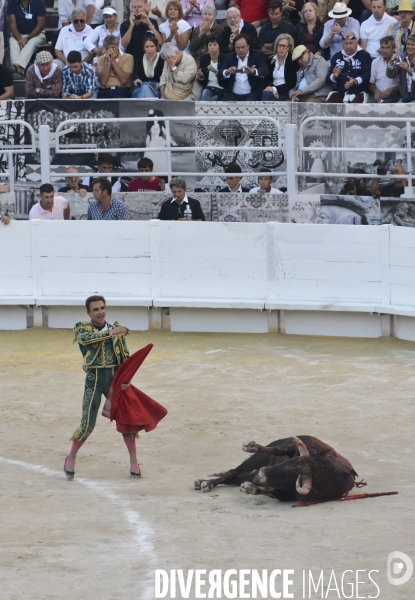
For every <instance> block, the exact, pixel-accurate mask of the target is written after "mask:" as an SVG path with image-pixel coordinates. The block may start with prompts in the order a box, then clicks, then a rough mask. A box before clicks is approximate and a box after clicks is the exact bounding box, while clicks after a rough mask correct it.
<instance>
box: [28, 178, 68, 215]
mask: <svg viewBox="0 0 415 600" xmlns="http://www.w3.org/2000/svg"><path fill="white" fill-rule="evenodd" d="M39 192H40V200H39V202H37V203H36V204H35V205H34V206H32V208H31V209H30V212H29V219H41V220H42V221H63V220H65V221H67V220H68V219H69V216H70V214H71V207H70V205H69V202H68V201H67V200H66V198H64V197H63V196H55V190H54V189H53V185H52V184H50V183H44V184H43V185H41V186H40V188H39Z"/></svg>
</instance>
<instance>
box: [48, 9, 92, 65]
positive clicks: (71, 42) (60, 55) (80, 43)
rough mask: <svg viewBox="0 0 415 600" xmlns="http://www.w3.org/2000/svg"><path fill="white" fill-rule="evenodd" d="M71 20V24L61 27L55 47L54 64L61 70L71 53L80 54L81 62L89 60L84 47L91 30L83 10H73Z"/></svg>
mask: <svg viewBox="0 0 415 600" xmlns="http://www.w3.org/2000/svg"><path fill="white" fill-rule="evenodd" d="M71 18H72V24H71V25H68V26H67V27H62V29H61V31H60V33H59V37H58V41H57V42H56V46H55V56H56V60H55V62H56V64H57V65H59V66H60V67H61V68H63V67H64V66H65V65H67V64H68V61H67V56H68V54H69V52H72V51H77V52H80V53H81V55H82V60H84V61H85V60H86V61H89V60H90V58H89V57H88V50H85V47H84V45H85V40H86V38H87V37H88V35H89V34H90V33H91V31H92V29H91V27H90V26H89V25H87V24H86V10H85V8H74V9H73V11H72V17H71Z"/></svg>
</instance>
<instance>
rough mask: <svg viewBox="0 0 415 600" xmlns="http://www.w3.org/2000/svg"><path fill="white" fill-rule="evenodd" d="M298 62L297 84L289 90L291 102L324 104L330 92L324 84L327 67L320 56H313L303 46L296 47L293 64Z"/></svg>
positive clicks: (329, 87) (330, 88)
mask: <svg viewBox="0 0 415 600" xmlns="http://www.w3.org/2000/svg"><path fill="white" fill-rule="evenodd" d="M296 61H297V62H298V66H299V67H300V68H299V70H298V71H297V83H296V85H295V87H293V88H292V89H291V90H290V93H289V94H290V98H291V102H324V101H325V99H326V98H327V95H328V94H329V93H330V92H331V91H332V86H331V85H330V84H327V83H326V78H327V72H328V70H329V66H328V64H327V61H326V60H325V59H324V58H323V57H322V56H320V55H317V54H313V53H312V52H310V50H307V48H306V47H305V46H297V48H294V52H293V62H296Z"/></svg>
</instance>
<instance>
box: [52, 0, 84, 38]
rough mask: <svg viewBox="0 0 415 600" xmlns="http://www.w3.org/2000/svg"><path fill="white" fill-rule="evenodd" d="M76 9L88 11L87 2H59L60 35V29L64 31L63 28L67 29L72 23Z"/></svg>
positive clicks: (63, 0) (68, 0)
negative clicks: (73, 12)
mask: <svg viewBox="0 0 415 600" xmlns="http://www.w3.org/2000/svg"><path fill="white" fill-rule="evenodd" d="M75 7H76V8H85V10H86V6H85V0H75V2H74V1H73V0H58V13H59V23H58V33H59V29H62V27H67V26H68V25H70V24H71V23H72V11H73V9H74V8H75ZM88 24H89V23H88ZM56 39H57V38H56Z"/></svg>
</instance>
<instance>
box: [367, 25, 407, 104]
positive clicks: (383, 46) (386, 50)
mask: <svg viewBox="0 0 415 600" xmlns="http://www.w3.org/2000/svg"><path fill="white" fill-rule="evenodd" d="M379 52H380V55H381V56H379V57H378V58H375V60H374V61H373V62H372V65H371V71H370V83H369V90H370V91H371V93H372V94H373V100H372V102H383V103H387V104H391V103H394V102H398V100H399V99H400V95H399V78H398V76H396V77H395V78H394V79H391V78H389V77H387V75H386V69H387V66H388V64H389V63H390V62H391V61H392V59H393V60H395V61H398V62H400V57H399V56H398V55H396V54H394V52H395V42H394V40H393V37H392V36H391V35H387V36H386V37H384V38H382V39H381V40H380V48H379Z"/></svg>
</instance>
